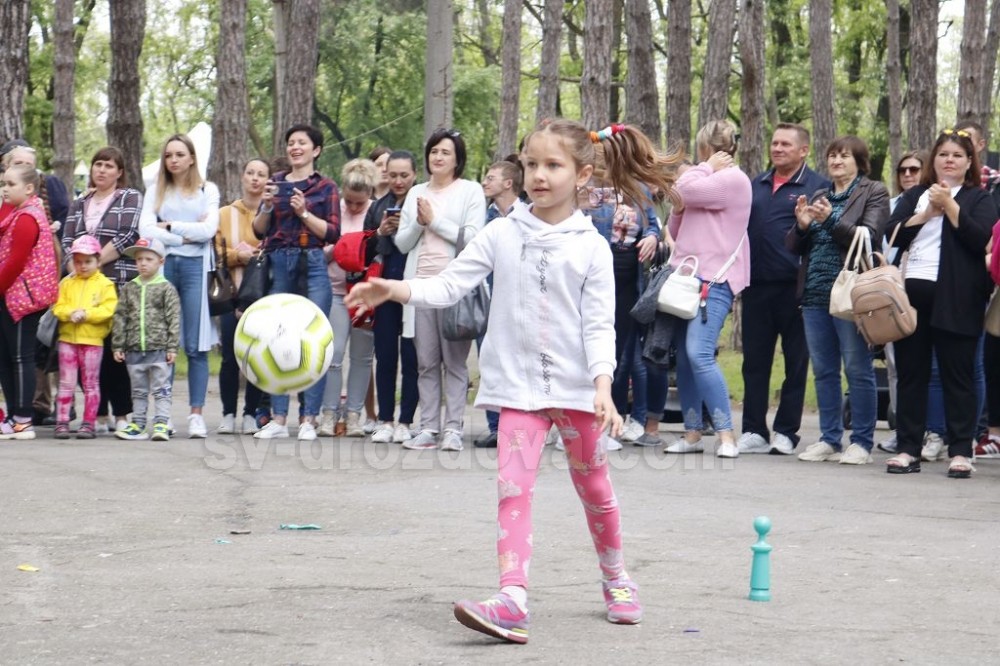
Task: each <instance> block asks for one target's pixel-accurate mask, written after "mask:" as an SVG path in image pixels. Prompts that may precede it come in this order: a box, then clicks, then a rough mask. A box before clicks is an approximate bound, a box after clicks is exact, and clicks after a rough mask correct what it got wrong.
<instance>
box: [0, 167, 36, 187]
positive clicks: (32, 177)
mask: <svg viewBox="0 0 1000 666" xmlns="http://www.w3.org/2000/svg"><path fill="white" fill-rule="evenodd" d="M5 173H9V174H14V175H15V176H17V179H18V180H19V181H20V182H21V183H24V184H25V185H31V186H32V187H34V188H35V194H38V188H39V186H40V185H41V181H42V178H41V176H40V175H39V173H38V169H36V168H35V167H33V166H31V165H30V164H15V165H14V166H9V167H7V169H6V170H5Z"/></svg>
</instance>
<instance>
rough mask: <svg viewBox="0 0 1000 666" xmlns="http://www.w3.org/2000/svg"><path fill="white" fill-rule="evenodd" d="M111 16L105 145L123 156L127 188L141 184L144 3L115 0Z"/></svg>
mask: <svg viewBox="0 0 1000 666" xmlns="http://www.w3.org/2000/svg"><path fill="white" fill-rule="evenodd" d="M108 5H109V7H110V13H111V80H110V81H109V82H108V122H107V134H108V145H110V146H115V147H116V148H118V149H119V150H120V151H122V155H124V157H125V174H126V176H127V177H128V183H129V185H130V186H132V187H135V188H138V189H139V190H144V189H145V185H144V184H143V182H142V110H141V108H140V107H139V93H140V88H139V83H140V82H139V56H140V55H141V54H142V40H143V37H144V35H145V33H146V2H145V0H115V2H110V3H108Z"/></svg>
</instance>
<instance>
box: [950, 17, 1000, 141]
mask: <svg viewBox="0 0 1000 666" xmlns="http://www.w3.org/2000/svg"><path fill="white" fill-rule="evenodd" d="M985 25H986V0H965V16H964V18H963V19H962V45H961V47H960V49H959V51H960V53H961V60H960V61H959V65H958V103H957V105H956V107H955V108H956V110H957V116H958V120H959V121H960V122H961V121H963V120H971V121H973V122H976V123H980V124H982V122H983V116H984V114H983V110H982V108H980V103H981V101H982V99H983V96H982V89H983V86H984V85H985V86H986V89H987V90H989V88H990V86H991V84H992V81H991V82H990V83H986V82H985V81H984V80H983V74H984V72H983V69H984V65H985V61H986V60H988V58H984V57H983V54H984V53H985V51H984V50H983V49H985V47H986V32H985V30H984V26H985ZM992 60H993V61H994V62H995V61H996V53H995V52H994V53H993V58H992Z"/></svg>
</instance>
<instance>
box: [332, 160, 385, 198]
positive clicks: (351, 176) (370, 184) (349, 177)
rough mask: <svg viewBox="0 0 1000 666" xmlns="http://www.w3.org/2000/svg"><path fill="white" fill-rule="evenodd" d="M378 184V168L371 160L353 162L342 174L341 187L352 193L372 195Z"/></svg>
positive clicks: (347, 165) (348, 164) (346, 165)
mask: <svg viewBox="0 0 1000 666" xmlns="http://www.w3.org/2000/svg"><path fill="white" fill-rule="evenodd" d="M377 182H378V167H377V166H375V162H373V161H371V160H362V159H356V160H351V161H350V162H348V163H347V164H345V165H344V168H343V170H341V172H340V186H341V187H342V188H344V189H345V190H351V191H352V192H369V193H370V192H372V191H373V190H374V189H375V183H377Z"/></svg>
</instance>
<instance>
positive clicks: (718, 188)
mask: <svg viewBox="0 0 1000 666" xmlns="http://www.w3.org/2000/svg"><path fill="white" fill-rule="evenodd" d="M738 140H739V135H738V134H737V133H736V127H735V126H733V124H732V123H730V122H728V121H724V120H713V121H711V122H709V123H708V124H707V125H705V126H704V127H702V128H701V129H700V130H699V131H698V134H697V136H696V137H695V144H696V150H697V154H698V159H699V161H700V162H699V164H697V165H695V166H693V167H691V168H689V169H688V170H687V171H685V172H684V174H683V175H681V177H680V178H679V179H678V180H677V184H676V186H675V187H676V188H677V192H678V194H680V195H681V198H682V199H683V202H684V203H683V206H681V207H675V208H674V210H673V213H672V214H671V216H670V220H669V222H668V228H669V230H670V234H671V235H672V236H673V237H674V239H675V241H676V246H675V249H674V253H673V257H672V258H671V260H670V265H671V267H672V268H674V270H676V269H677V267H678V266H680V265H681V263H682V262H685V261H686V262H687V265H688V266H690V265H691V264H693V263H694V262H693V260H691V259H689V258H688V257H694V258H696V259H697V260H698V261H697V264H698V269H697V270H698V276H699V277H700V278H701V280H702V294H703V300H704V303H705V305H704V306H703V307H702V308H701V311H700V312H699V313H698V314H696V315H695V317H694V319H690V320H684V319H679V320H678V323H677V327H676V333H675V337H674V344H675V345H676V347H677V391H678V393H679V394H680V401H681V410H682V411H683V413H684V430H685V432H684V437H683V438H680V439H678V440H677V441H676V442H674V443H673V444H670V445H669V446H667V448H666V451H667V453H694V452H699V451H702V450H704V445H703V444H702V441H701V437H702V434H701V433H702V429H703V426H704V424H703V423H702V403H704V404H705V405H706V406H707V407H708V413H709V416H711V418H712V424H713V425H714V426H715V431H716V433H717V434H718V436H719V447H718V449H717V450H716V455H718V456H719V457H720V458H735V457H737V456H738V455H739V449H737V447H736V442H735V440H734V438H733V423H732V414H731V413H730V409H729V388H728V387H727V386H726V380H725V377H724V376H723V374H722V369H721V368H720V367H719V364H718V362H717V361H716V360H715V346H716V344H717V342H718V340H719V333H720V332H721V331H722V324H723V323H724V322H725V321H726V315H728V314H729V310H730V309H731V308H732V306H733V299H734V298H735V297H736V295H737V294H739V293H740V292H741V291H743V289H744V288H745V287H746V286H747V284H748V283H749V282H750V246H749V243H747V241H746V230H747V224H748V222H749V220H750V201H751V190H750V179H749V178H747V176H746V174H744V173H743V172H742V171H740V170H739V169H738V168H737V167H736V166H735V164H734V162H733V156H734V155H735V154H736V146H737V142H738ZM684 272H685V273H686V272H687V268H685V269H684ZM706 287H707V290H708V294H707V298H705V297H704V294H705V288H706ZM664 398H666V396H664ZM660 407H661V408H662V405H660ZM650 411H651V412H653V413H657V412H656V411H655V410H653V409H652V405H651V409H650ZM660 411H662V409H661V410H660Z"/></svg>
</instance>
